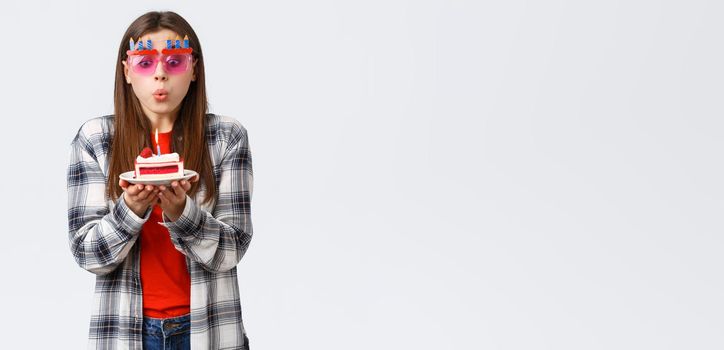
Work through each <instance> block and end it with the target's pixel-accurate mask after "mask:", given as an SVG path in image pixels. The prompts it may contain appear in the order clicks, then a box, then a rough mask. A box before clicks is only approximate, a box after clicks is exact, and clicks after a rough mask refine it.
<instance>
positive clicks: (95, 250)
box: [67, 12, 253, 349]
mask: <svg viewBox="0 0 724 350" xmlns="http://www.w3.org/2000/svg"><path fill="white" fill-rule="evenodd" d="M186 36H188V41H183V40H181V42H183V43H184V44H182V45H180V46H179V45H176V44H177V42H176V38H177V37H178V38H184V37H186ZM138 39H141V40H140V42H141V43H142V46H141V47H137V46H136V43H138V42H139V40H138ZM168 40H170V41H168ZM132 41H133V44H130V43H131V42H132ZM149 41H150V45H149ZM131 45H133V46H131ZM139 48H140V50H139ZM169 48H171V50H163V49H169ZM174 48H176V49H178V48H180V49H181V50H173V49H174ZM189 48H190V50H189ZM184 49H185V50H184ZM154 50H155V51H154ZM163 52H165V53H163ZM114 94H115V100H114V102H115V113H114V115H107V116H103V117H97V118H93V119H90V120H88V121H86V122H85V123H83V125H82V126H81V127H80V129H79V130H78V134H77V135H76V136H75V138H74V139H73V141H72V143H71V151H70V165H69V167H68V173H67V175H68V230H69V240H70V249H71V252H72V253H73V257H74V258H75V260H76V262H77V263H78V265H80V267H82V268H84V269H86V270H88V271H90V272H92V273H94V274H95V275H96V284H95V295H94V298H93V299H94V300H93V308H92V315H91V321H90V333H89V347H90V348H92V349H177V348H178V349H190V348H193V349H249V341H248V338H247V335H246V331H245V329H244V325H243V323H242V313H241V304H240V298H239V287H238V281H237V274H236V265H237V264H238V263H239V261H240V260H241V258H242V256H243V255H244V253H245V252H246V250H247V248H248V246H249V242H250V240H251V237H252V224H251V216H250V215H251V212H250V205H251V195H252V186H253V176H252V165H251V153H250V151H249V140H248V137H247V132H246V129H245V128H244V127H243V126H242V125H241V124H240V123H239V122H238V121H237V120H235V119H232V118H228V117H222V116H218V115H214V114H209V113H207V99H206V87H205V81H204V59H203V54H202V51H201V45H200V44H199V40H198V37H197V36H196V33H195V32H194V30H193V29H192V28H191V26H190V25H189V24H188V23H187V22H186V21H185V20H184V19H183V18H182V17H181V16H179V15H178V14H176V13H173V12H149V13H146V14H144V15H142V16H141V17H139V18H138V19H136V20H135V21H134V22H133V23H131V25H130V26H129V28H128V30H127V31H126V33H125V34H124V35H123V39H122V40H121V44H120V47H119V50H118V60H117V62H116V78H115V93H114ZM156 130H158V141H157V142H158V143H156V136H155V135H156V133H155V132H156ZM157 146H160V149H161V153H170V152H176V153H178V154H179V155H180V156H181V157H182V158H183V159H184V167H185V168H186V169H191V170H195V171H196V172H198V174H199V176H198V177H195V178H193V179H191V180H190V181H186V180H182V181H173V182H172V183H171V184H170V185H159V186H152V185H142V184H135V185H132V184H129V183H128V182H126V181H123V180H120V179H119V175H120V174H121V173H123V172H126V171H130V170H133V169H134V159H135V158H136V156H138V155H139V153H140V151H141V150H142V149H143V148H145V147H150V148H151V149H153V150H156V149H157Z"/></svg>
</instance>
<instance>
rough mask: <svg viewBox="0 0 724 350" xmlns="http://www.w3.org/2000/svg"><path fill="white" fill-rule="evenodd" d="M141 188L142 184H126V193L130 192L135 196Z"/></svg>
mask: <svg viewBox="0 0 724 350" xmlns="http://www.w3.org/2000/svg"><path fill="white" fill-rule="evenodd" d="M142 189H143V185H141V184H137V185H133V186H128V187H127V188H126V192H128V194H130V195H131V196H136V195H138V192H141V190H142Z"/></svg>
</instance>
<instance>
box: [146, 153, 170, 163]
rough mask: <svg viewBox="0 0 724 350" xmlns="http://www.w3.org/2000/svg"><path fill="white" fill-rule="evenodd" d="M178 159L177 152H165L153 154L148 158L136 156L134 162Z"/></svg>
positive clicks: (157, 161)
mask: <svg viewBox="0 0 724 350" xmlns="http://www.w3.org/2000/svg"><path fill="white" fill-rule="evenodd" d="M178 161H179V155H178V153H175V152H174V153H167V154H162V155H160V156H157V155H153V156H150V157H148V158H143V157H141V156H138V157H136V162H138V163H165V162H178Z"/></svg>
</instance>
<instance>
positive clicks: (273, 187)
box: [0, 0, 724, 350]
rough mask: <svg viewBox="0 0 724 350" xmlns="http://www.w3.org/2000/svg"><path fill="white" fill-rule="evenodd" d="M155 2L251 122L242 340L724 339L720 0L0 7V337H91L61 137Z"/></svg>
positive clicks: (67, 342) (675, 345)
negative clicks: (178, 23) (193, 34)
mask: <svg viewBox="0 0 724 350" xmlns="http://www.w3.org/2000/svg"><path fill="white" fill-rule="evenodd" d="M149 10H174V11H176V12H178V13H179V14H181V15H182V16H184V17H185V18H186V19H187V20H188V21H189V22H190V23H191V25H192V26H193V27H194V28H195V30H196V31H197V33H198V35H199V37H200V40H201V45H202V47H203V49H204V53H205V59H206V65H207V66H206V67H207V72H206V73H207V87H208V90H209V96H210V103H211V112H214V113H218V114H224V115H228V116H232V117H234V118H236V119H238V120H240V121H241V122H242V124H243V125H244V126H245V127H246V128H247V129H248V132H249V139H250V146H251V150H252V155H253V159H254V163H253V166H254V175H255V182H254V183H255V188H254V195H253V202H252V214H253V223H254V238H253V240H252V244H251V246H250V248H249V250H248V252H247V254H246V256H245V257H244V258H243V259H242V261H241V263H240V265H239V277H240V288H241V294H242V295H241V297H242V308H243V315H244V324H245V326H246V328H247V330H248V332H249V337H250V343H251V346H252V349H255V350H260V349H262V350H263V349H273V350H276V349H297V348H299V349H556V350H558V349H576V350H577V349H721V348H723V347H724V333H722V331H721V330H722V328H723V327H724V317H722V313H723V312H724V302H723V301H722V300H723V298H722V293H723V292H724V283H723V281H722V274H721V267H722V263H723V262H724V258H722V248H724V247H723V245H724V239H723V238H722V236H721V234H722V220H721V218H722V216H721V214H720V213H721V212H722V209H724V202H723V201H722V194H723V188H722V182H721V179H722V175H723V172H724V168H723V167H722V164H721V161H720V152H721V150H722V146H723V145H722V138H721V137H720V135H721V130H722V127H724V125H723V124H724V123H723V122H722V118H721V116H722V112H723V111H722V104H721V96H722V93H723V92H724V91H723V90H724V88H723V85H722V81H724V79H723V78H724V77H723V76H722V75H723V74H722V73H723V72H722V62H724V60H723V58H724V57H723V55H724V50H723V49H722V47H723V45H722V33H723V32H724V22H722V21H721V13H722V10H724V7H723V6H722V5H721V3H720V2H716V1H642V0H636V1H631V0H627V1H622V0H621V1H574V0H569V1H565V0H559V1H455V0H439V1H393V0H384V1H381V0H380V1H357V2H351V1H331V0H328V1H311V0H310V1H286V2H283V1H257V2H249V1H247V2H240V3H237V4H235V5H231V4H230V3H224V4H223V5H222V4H212V3H209V4H205V5H202V3H201V2H184V3H179V2H174V3H173V4H171V3H166V2H156V1H120V2H115V3H109V2H91V1H87V2H46V3H31V2H20V1H12V2H8V1H4V2H3V3H2V5H0V30H1V31H0V34H2V36H1V37H0V40H2V43H3V44H2V48H3V51H4V53H3V54H2V55H0V60H2V62H1V65H0V66H1V67H2V72H1V73H0V77H1V79H2V84H0V98H1V99H2V101H1V103H0V108H1V110H2V112H1V113H2V137H0V146H1V147H2V148H1V149H2V156H3V160H2V163H3V166H2V174H1V175H0V180H2V184H3V185H4V186H3V193H2V197H3V200H2V201H1V202H2V204H1V207H2V214H1V215H2V222H3V226H2V233H0V235H2V237H3V239H2V254H0V259H1V260H0V268H1V269H2V270H1V272H2V281H3V282H2V286H1V287H0V307H1V309H0V310H2V311H1V315H2V316H0V333H1V340H0V342H3V344H2V348H6V349H14V348H37V349H49V348H63V349H80V348H84V347H85V344H86V336H87V333H88V322H89V318H90V306H91V301H92V293H93V282H94V275H92V274H91V273H89V272H86V271H84V270H82V269H80V268H79V267H78V266H77V265H76V264H75V262H74V260H73V258H72V255H71V252H70V250H69V248H68V241H67V216H66V210H67V203H66V201H67V196H66V195H67V193H66V187H65V186H66V179H65V172H66V167H67V163H68V151H69V143H70V141H71V140H72V138H73V136H74V135H75V133H76V131H77V130H78V128H79V127H80V125H81V124H82V122H84V121H85V120H88V119H90V118H93V117H96V116H100V115H104V114H111V113H113V100H112V97H113V77H114V60H115V59H116V57H115V55H116V51H117V47H118V43H119V42H120V40H121V39H122V35H123V33H124V31H125V29H126V28H127V26H128V25H129V24H130V23H131V22H132V21H133V20H134V19H135V18H136V17H138V16H140V15H141V14H143V13H144V12H146V11H149ZM20 344H23V345H20Z"/></svg>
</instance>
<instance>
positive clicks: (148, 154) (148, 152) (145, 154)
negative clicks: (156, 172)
mask: <svg viewBox="0 0 724 350" xmlns="http://www.w3.org/2000/svg"><path fill="white" fill-rule="evenodd" d="M152 155H153V151H151V148H149V147H146V148H144V149H143V151H141V157H143V158H149V157H151V156H152Z"/></svg>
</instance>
